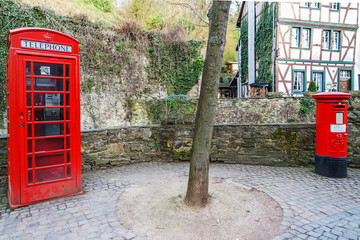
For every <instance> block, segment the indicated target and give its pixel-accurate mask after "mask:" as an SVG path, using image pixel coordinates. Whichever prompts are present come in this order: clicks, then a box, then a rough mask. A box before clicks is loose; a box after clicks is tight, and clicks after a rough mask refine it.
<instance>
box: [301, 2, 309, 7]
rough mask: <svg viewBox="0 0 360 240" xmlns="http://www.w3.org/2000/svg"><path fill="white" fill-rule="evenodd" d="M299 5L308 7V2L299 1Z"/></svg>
mask: <svg viewBox="0 0 360 240" xmlns="http://www.w3.org/2000/svg"><path fill="white" fill-rule="evenodd" d="M300 6H301V7H309V2H301V3H300Z"/></svg>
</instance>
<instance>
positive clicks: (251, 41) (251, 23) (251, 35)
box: [247, 1, 256, 86]
mask: <svg viewBox="0 0 360 240" xmlns="http://www.w3.org/2000/svg"><path fill="white" fill-rule="evenodd" d="M247 3H248V19H249V20H248V58H249V69H248V71H249V72H248V76H249V86H250V84H251V83H255V21H256V20H255V18H256V16H255V1H248V2H247Z"/></svg>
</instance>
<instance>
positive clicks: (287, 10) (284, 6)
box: [279, 2, 299, 18]
mask: <svg viewBox="0 0 360 240" xmlns="http://www.w3.org/2000/svg"><path fill="white" fill-rule="evenodd" d="M291 4H292V3H290V2H281V3H279V5H280V14H279V18H294V14H293V11H292V8H291ZM293 6H294V9H295V14H296V16H295V17H296V18H298V12H299V11H298V8H299V7H298V5H297V4H295V3H294V4H293Z"/></svg>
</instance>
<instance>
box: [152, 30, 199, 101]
mask: <svg viewBox="0 0 360 240" xmlns="http://www.w3.org/2000/svg"><path fill="white" fill-rule="evenodd" d="M204 44H205V42H204V41H195V40H190V41H188V42H184V41H166V40H160V39H159V38H158V36H157V35H156V34H153V35H152V38H151V43H150V47H149V48H148V49H147V50H148V53H149V55H150V57H151V61H150V64H149V65H148V67H147V73H148V78H149V80H151V81H155V82H161V83H162V84H163V85H165V87H166V90H167V92H168V94H169V95H171V94H187V93H188V92H189V90H190V89H191V88H192V87H193V86H194V85H195V84H197V83H198V81H199V77H200V75H201V72H202V69H203V65H204V60H203V57H202V55H201V52H200V50H201V48H202V47H203V46H204Z"/></svg>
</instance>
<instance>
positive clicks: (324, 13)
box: [321, 8, 329, 22]
mask: <svg viewBox="0 0 360 240" xmlns="http://www.w3.org/2000/svg"><path fill="white" fill-rule="evenodd" d="M321 22H329V8H321Z"/></svg>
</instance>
